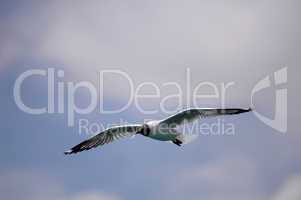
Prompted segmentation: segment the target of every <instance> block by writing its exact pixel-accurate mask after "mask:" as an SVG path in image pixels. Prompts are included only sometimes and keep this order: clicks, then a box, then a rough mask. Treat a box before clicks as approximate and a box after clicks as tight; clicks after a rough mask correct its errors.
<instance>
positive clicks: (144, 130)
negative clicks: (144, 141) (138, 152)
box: [137, 124, 151, 136]
mask: <svg viewBox="0 0 301 200" xmlns="http://www.w3.org/2000/svg"><path fill="white" fill-rule="evenodd" d="M150 131H151V130H150V128H149V126H148V125H147V124H143V125H142V126H141V127H140V128H139V130H138V131H137V134H141V135H144V136H148V135H149V133H150Z"/></svg>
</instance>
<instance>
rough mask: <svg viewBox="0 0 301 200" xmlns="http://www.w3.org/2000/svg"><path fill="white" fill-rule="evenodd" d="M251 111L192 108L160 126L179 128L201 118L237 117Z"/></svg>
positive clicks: (167, 119) (168, 119)
mask: <svg viewBox="0 0 301 200" xmlns="http://www.w3.org/2000/svg"><path fill="white" fill-rule="evenodd" d="M249 111H251V109H241V108H192V109H187V110H184V111H182V112H179V113H177V114H175V115H172V116H170V117H168V118H166V119H163V120H162V121H161V122H160V124H162V125H167V126H177V125H181V124H182V123H185V122H193V121H194V120H196V119H199V118H206V117H214V116H218V115H235V114H240V113H244V112H249Z"/></svg>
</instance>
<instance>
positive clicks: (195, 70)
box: [0, 0, 301, 200]
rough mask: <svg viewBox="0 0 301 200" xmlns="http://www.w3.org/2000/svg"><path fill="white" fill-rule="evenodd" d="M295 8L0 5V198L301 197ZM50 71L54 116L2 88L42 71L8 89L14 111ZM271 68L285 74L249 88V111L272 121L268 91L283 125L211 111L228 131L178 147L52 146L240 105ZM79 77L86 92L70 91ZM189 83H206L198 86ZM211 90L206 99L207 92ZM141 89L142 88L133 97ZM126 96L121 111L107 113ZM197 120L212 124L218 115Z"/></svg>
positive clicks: (286, 2) (264, 4) (40, 88)
mask: <svg viewBox="0 0 301 200" xmlns="http://www.w3.org/2000/svg"><path fill="white" fill-rule="evenodd" d="M300 6H301V4H300V1H298V0H273V1H272V0H261V1H259V0H254V1H245V0H240V1H239V0H230V1H229V0H228V1H226V0H225V1H209V0H208V1H207V0H199V1H196V0H192V1H180V0H174V1H169V0H160V1H157V0H153V1H146V0H143V1H135V0H129V1H106V0H99V1H96V0H91V1H78V0H73V1H68V0H66V1H56V0H54V1H44V2H43V3H42V2H40V1H34V0H30V1H26V2H17V1H2V2H1V6H0V24H1V28H0V44H1V45H0V81H1V84H0V91H1V96H0V107H1V111H2V112H1V114H0V116H1V123H0V128H1V137H2V139H1V140H0V158H1V161H0V194H1V197H2V198H3V199H8V200H18V199H23V200H29V199H30V200H40V199H45V200H48V199H49V200H50V199H51V200H53V199H55V200H71V199H76V200H84V199H85V200H124V199H175V200H177V199H183V198H186V199H192V200H194V199H195V200H200V199H204V200H205V199H206V200H218V199H225V200H227V199H231V200H236V199H237V200H238V199H240V200H241V199H243V200H248V199H259V200H260V199H265V200H284V199H285V200H287V199H289V200H299V199H301V192H300V187H301V160H300V156H301V149H300V145H301V135H300V128H299V127H298V122H299V119H300V112H299V109H298V108H299V106H300V100H299V98H300V95H299V91H300V87H299V85H300V84H299V74H300V67H299V65H300V64H301V60H300V53H301V48H300V47H301V45H300V41H301V38H300V35H301V26H300V17H301V16H300V15H301V14H300V12H299V11H300ZM49 69H50V70H54V72H55V77H54V83H53V86H54V93H53V96H52V97H53V101H54V110H53V113H51V112H50V113H49V112H46V113H43V114H38V115H34V114H29V113H27V112H24V111H23V110H22V109H21V108H20V104H18V102H17V101H16V95H15V93H14V91H15V88H16V83H17V80H18V78H20V76H22V74H24V73H25V72H28V71H30V70H40V72H42V73H45V74H47V75H45V76H42V75H33V76H31V77H28V78H27V79H26V80H25V81H24V82H23V84H22V86H21V90H20V91H21V92H20V96H21V99H22V102H23V103H24V104H25V105H28V106H29V107H31V108H42V107H45V106H46V107H47V103H49V99H48V98H49V96H48V95H49V91H48V89H49V85H50V84H49V82H48V81H49V80H48V79H47V76H48V74H49ZM105 70H107V71H106V73H107V74H105V75H104V76H103V77H102V76H100V73H101V72H105ZM108 70H115V73H114V72H112V71H111V72H108ZM279 70H285V71H286V72H287V81H286V83H285V84H283V85H281V86H278V85H277V84H272V85H271V86H270V87H268V88H266V89H264V90H261V91H260V92H258V93H257V94H254V96H253V98H254V102H253V104H254V105H252V106H253V108H254V109H255V110H254V111H256V112H257V113H259V114H260V115H263V116H266V117H268V118H270V119H273V118H274V115H276V113H277V112H276V109H275V108H276V107H277V100H276V99H277V94H278V93H277V91H280V90H279V88H280V89H287V118H285V120H286V119H287V130H286V131H284V132H283V131H282V132H281V131H279V130H276V129H275V128H273V127H271V126H269V125H267V124H266V123H264V122H263V121H262V120H261V119H260V118H259V117H258V116H256V115H255V114H254V113H246V114H242V115H239V116H227V117H221V118H219V119H221V120H222V122H221V123H222V124H223V125H226V126H227V125H233V126H234V128H235V131H234V132H233V134H229V135H225V134H214V131H213V133H210V132H209V133H207V134H201V135H199V137H198V138H197V139H196V140H195V141H193V142H192V143H190V144H187V145H184V146H182V147H180V148H179V147H178V146H176V145H174V144H170V143H165V142H160V141H155V140H151V139H149V138H145V137H142V136H139V135H138V136H136V137H135V138H130V139H124V140H120V141H117V142H114V143H112V144H109V145H105V146H103V147H101V148H98V149H94V150H91V151H89V152H82V153H80V154H76V155H72V156H66V155H64V154H63V152H64V151H65V150H67V149H68V148H70V147H71V146H72V145H75V144H77V143H79V142H81V141H82V140H84V139H86V138H88V137H90V136H91V134H95V133H97V131H98V130H97V128H98V126H99V125H102V126H105V127H106V126H110V125H116V124H120V123H121V124H122V123H143V121H144V120H150V119H161V118H165V117H167V116H168V115H170V114H173V113H176V112H178V111H179V110H181V109H183V108H186V107H221V106H222V105H221V104H222V103H223V102H224V103H225V106H226V107H241V108H248V107H249V106H251V104H252V102H251V96H252V89H253V88H254V86H255V85H256V84H257V83H258V82H259V81H260V80H262V79H264V78H265V77H266V76H269V77H272V78H271V82H274V83H276V82H277V81H276V80H278V79H277V77H276V76H275V73H276V72H277V71H279ZM116 71H118V72H122V73H123V75H121V74H120V73H119V74H118V73H116ZM62 73H63V74H62ZM59 74H60V75H59ZM124 74H126V75H127V76H125V75H124ZM102 81H103V85H102V86H103V87H100V84H99V82H102ZM83 82H85V83H86V85H87V84H88V85H89V86H90V87H89V88H90V89H87V88H84V87H83V88H80V89H78V90H76V91H73V93H72V92H71V91H72V88H73V89H74V87H75V85H76V84H78V83H83ZM150 82H151V83H152V85H151V84H147V83H150ZM209 82H210V83H211V85H208V83H209ZM130 83H132V85H131V84H130ZM175 83H176V84H175ZM199 83H206V85H205V86H204V87H202V88H201V89H200V90H198V89H197V88H198V85H199ZM143 84H145V85H146V86H143V87H142V86H141V85H143ZM226 84H230V86H229V87H228V89H227V92H226V93H225V95H224V96H223V95H222V94H223V93H222V91H223V88H224V87H223V85H224V86H225V85H226ZM59 85H61V86H62V88H63V89H64V90H63V91H61V92H62V93H59V89H58V88H59ZM154 85H155V86H154ZM212 85H214V86H215V87H216V91H217V94H218V95H217V96H218V97H216V96H215V97H214V96H212ZM131 86H132V87H131ZM91 87H92V89H91ZM93 88H94V89H95V90H94V89H93ZM199 88H200V87H199ZM91 91H92V93H91ZM93 91H95V95H96V96H95V98H93V94H94V93H93ZM179 91H180V92H179ZM195 91H196V92H195ZM213 91H214V90H213ZM131 92H132V93H131ZM178 93H180V95H179V96H178V98H177V97H175V96H174V97H175V98H168V99H167V97H168V95H172V94H178ZM139 94H143V95H145V96H147V95H150V96H149V97H146V98H145V96H144V97H143V98H142V100H141V99H140V100H139V97H138V96H139ZM205 94H207V95H209V94H210V95H211V96H210V97H205V96H204V95H205ZM198 95H203V96H202V97H201V98H195V97H196V96H198ZM62 97H63V99H60V98H62ZM132 97H133V98H132ZM131 98H132V99H131ZM93 99H96V101H95V106H92V107H93V109H91V110H90V111H89V112H87V113H86V114H79V113H76V112H75V111H74V107H72V105H73V104H74V105H75V106H76V108H77V109H78V110H83V109H84V108H87V107H90V106H91V105H92V103H91V102H92V101H93ZM137 99H138V100H137ZM179 99H180V100H183V101H179ZM71 100H74V102H73V104H71V103H70V101H71ZM194 100H195V101H194ZM282 100H283V99H282ZM128 102H129V105H128V107H127V108H126V109H124V110H123V111H121V112H116V113H105V111H110V110H117V109H119V108H121V107H123V106H125V105H126V104H127V103H128ZM283 102H284V101H278V103H279V104H281V103H283ZM62 105H63V106H64V107H63V108H61V109H62V113H60V112H59V107H60V106H62ZM281 105H282V107H281V108H284V107H283V105H285V104H281ZM139 106H140V107H139ZM162 106H163V108H164V109H165V110H164V109H162ZM141 108H143V109H144V112H142V111H141ZM46 110H47V109H46ZM145 110H146V111H154V112H145ZM167 110H168V111H169V112H166V111H167ZM48 111H49V110H48ZM72 112H73V114H74V117H73V118H72V117H70V116H72V115H70V113H71V114H72ZM282 114H283V113H282ZM69 120H71V121H73V122H74V125H73V126H70V124H69V123H68V122H69ZM81 120H86V121H88V122H89V126H88V129H84V128H83V129H80V121H81ZM201 122H202V123H207V124H209V125H211V126H214V124H216V123H218V122H219V121H218V120H217V119H208V120H207V119H202V121H201ZM281 123H282V122H279V123H278V124H277V125H279V124H281ZM93 124H94V125H93ZM97 125H98V126H97ZM218 126H219V125H218ZM100 128H101V129H102V128H104V127H100Z"/></svg>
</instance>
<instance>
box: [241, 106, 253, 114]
mask: <svg viewBox="0 0 301 200" xmlns="http://www.w3.org/2000/svg"><path fill="white" fill-rule="evenodd" d="M252 110H253V109H252V108H251V107H249V108H248V109H241V112H240V113H245V112H251V111H252Z"/></svg>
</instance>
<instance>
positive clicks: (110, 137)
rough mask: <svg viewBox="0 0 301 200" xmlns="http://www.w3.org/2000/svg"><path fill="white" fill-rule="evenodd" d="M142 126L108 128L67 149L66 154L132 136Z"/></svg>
mask: <svg viewBox="0 0 301 200" xmlns="http://www.w3.org/2000/svg"><path fill="white" fill-rule="evenodd" d="M141 127H142V125H125V126H116V127H112V128H109V129H106V130H104V131H102V132H100V133H99V134H97V135H95V136H93V137H91V138H90V139H88V140H85V141H83V142H81V143H80V144H78V145H76V146H74V147H72V148H71V149H70V150H68V151H65V152H64V153H65V154H73V153H78V152H81V151H85V150H89V149H92V148H95V147H97V146H99V145H104V144H108V143H111V142H113V141H115V140H117V139H119V138H124V137H131V136H133V135H135V134H136V132H137V131H139V129H140V128H141Z"/></svg>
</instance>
